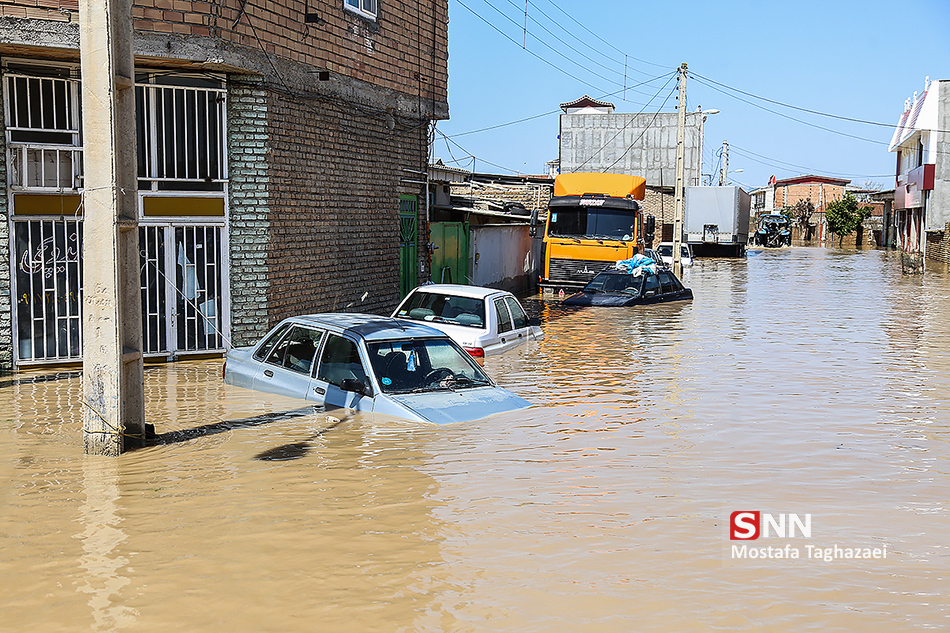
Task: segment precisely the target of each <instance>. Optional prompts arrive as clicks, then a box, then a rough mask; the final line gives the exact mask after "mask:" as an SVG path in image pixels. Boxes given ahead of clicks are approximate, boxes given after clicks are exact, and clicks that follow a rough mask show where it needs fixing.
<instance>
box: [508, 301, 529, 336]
mask: <svg viewBox="0 0 950 633" xmlns="http://www.w3.org/2000/svg"><path fill="white" fill-rule="evenodd" d="M505 303H507V304H508V309H509V310H511V318H512V320H513V322H514V326H515V329H516V330H517V329H520V328H523V327H528V317H527V315H526V314H525V313H524V308H522V307H521V304H520V303H518V300H517V299H515V298H514V297H505Z"/></svg>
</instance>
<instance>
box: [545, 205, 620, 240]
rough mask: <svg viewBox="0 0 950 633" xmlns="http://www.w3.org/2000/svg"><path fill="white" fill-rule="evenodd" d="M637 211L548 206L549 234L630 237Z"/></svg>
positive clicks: (552, 235) (557, 235)
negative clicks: (549, 211)
mask: <svg viewBox="0 0 950 633" xmlns="http://www.w3.org/2000/svg"><path fill="white" fill-rule="evenodd" d="M635 222H636V212H632V211H623V210H620V209H603V208H596V207H580V206H578V207H559V208H557V209H556V210H555V209H551V218H550V222H549V224H548V235H549V236H550V237H587V238H602V239H609V240H632V239H633V237H634V223H635Z"/></svg>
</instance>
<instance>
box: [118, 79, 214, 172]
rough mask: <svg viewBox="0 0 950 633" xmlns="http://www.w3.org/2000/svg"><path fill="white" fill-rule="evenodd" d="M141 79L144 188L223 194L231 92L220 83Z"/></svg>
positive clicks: (138, 104)
mask: <svg viewBox="0 0 950 633" xmlns="http://www.w3.org/2000/svg"><path fill="white" fill-rule="evenodd" d="M137 79H138V81H137V83H136V87H135V109H136V117H137V119H138V121H137V124H136V131H137V134H138V177H139V189H146V190H147V189H150V190H153V191H222V190H223V188H224V182H225V180H226V179H227V158H226V151H227V149H226V140H225V132H224V122H225V96H226V93H225V89H224V88H223V87H222V86H221V84H220V82H217V81H215V80H213V79H207V78H203V77H188V76H174V77H172V76H168V75H157V74H150V75H140V76H139V77H138V78H137Z"/></svg>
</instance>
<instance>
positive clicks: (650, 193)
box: [640, 187, 676, 232]
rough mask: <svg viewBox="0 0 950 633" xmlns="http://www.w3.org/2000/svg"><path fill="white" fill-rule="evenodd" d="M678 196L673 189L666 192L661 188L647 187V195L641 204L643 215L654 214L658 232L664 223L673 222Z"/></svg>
mask: <svg viewBox="0 0 950 633" xmlns="http://www.w3.org/2000/svg"><path fill="white" fill-rule="evenodd" d="M675 204H676V196H675V195H673V192H672V191H669V192H664V191H663V190H660V189H653V188H650V187H647V191H646V195H645V196H644V199H643V201H642V202H641V203H640V206H641V207H642V208H643V216H644V217H646V216H648V215H652V216H653V217H655V218H656V226H657V232H659V230H660V226H661V225H663V224H673V215H674V213H675Z"/></svg>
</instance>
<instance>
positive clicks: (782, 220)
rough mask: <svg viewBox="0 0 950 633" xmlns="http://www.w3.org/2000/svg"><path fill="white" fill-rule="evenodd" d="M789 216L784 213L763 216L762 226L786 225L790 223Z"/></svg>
mask: <svg viewBox="0 0 950 633" xmlns="http://www.w3.org/2000/svg"><path fill="white" fill-rule="evenodd" d="M788 223H789V221H788V218H787V217H786V216H784V215H767V216H765V217H763V218H762V226H764V227H766V226H770V225H774V226H786V225H788Z"/></svg>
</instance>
